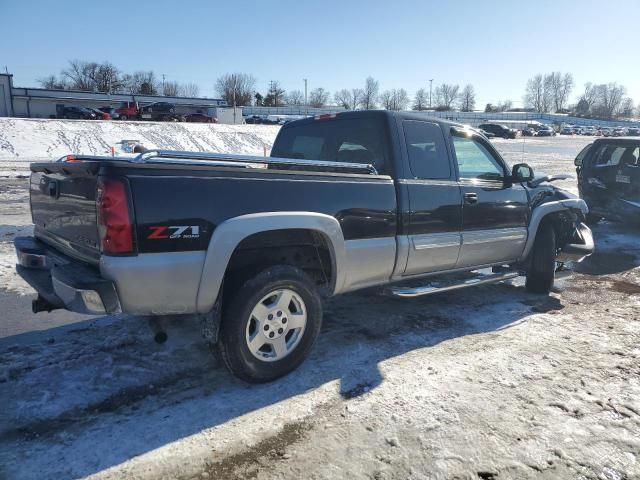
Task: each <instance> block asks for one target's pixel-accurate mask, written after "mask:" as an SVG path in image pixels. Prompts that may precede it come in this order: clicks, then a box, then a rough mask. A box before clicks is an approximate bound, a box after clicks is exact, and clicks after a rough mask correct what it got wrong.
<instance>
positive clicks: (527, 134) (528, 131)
mask: <svg viewBox="0 0 640 480" xmlns="http://www.w3.org/2000/svg"><path fill="white" fill-rule="evenodd" d="M522 136H523V137H535V136H536V131H535V129H534V128H533V127H527V128H525V129H523V130H522Z"/></svg>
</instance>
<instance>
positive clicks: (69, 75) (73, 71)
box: [62, 60, 98, 91]
mask: <svg viewBox="0 0 640 480" xmlns="http://www.w3.org/2000/svg"><path fill="white" fill-rule="evenodd" d="M97 68H98V64H97V63H95V62H85V61H83V60H70V61H69V66H68V67H67V68H66V69H64V70H62V77H63V78H65V79H66V80H67V81H68V82H69V88H71V89H73V90H86V91H93V90H95V82H94V78H95V71H96V70H97Z"/></svg>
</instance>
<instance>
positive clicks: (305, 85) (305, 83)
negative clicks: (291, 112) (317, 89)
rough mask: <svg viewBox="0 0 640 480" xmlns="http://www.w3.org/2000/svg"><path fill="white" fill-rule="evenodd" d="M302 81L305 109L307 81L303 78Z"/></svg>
mask: <svg viewBox="0 0 640 480" xmlns="http://www.w3.org/2000/svg"><path fill="white" fill-rule="evenodd" d="M303 80H304V106H305V107H306V106H307V105H308V104H307V79H306V78H303Z"/></svg>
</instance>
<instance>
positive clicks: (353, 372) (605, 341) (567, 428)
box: [0, 137, 640, 480]
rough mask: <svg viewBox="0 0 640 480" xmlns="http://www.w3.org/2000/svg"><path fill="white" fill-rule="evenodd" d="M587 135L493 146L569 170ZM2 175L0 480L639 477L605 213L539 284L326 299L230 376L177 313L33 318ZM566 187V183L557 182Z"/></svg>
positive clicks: (541, 165)
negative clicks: (305, 342)
mask: <svg viewBox="0 0 640 480" xmlns="http://www.w3.org/2000/svg"><path fill="white" fill-rule="evenodd" d="M589 141H590V139H588V138H566V137H556V138H551V139H544V140H543V139H540V140H535V139H526V140H523V139H518V140H515V141H502V140H498V141H496V142H495V144H496V146H497V147H498V149H499V150H500V151H501V152H502V153H503V154H504V155H505V157H506V158H507V160H508V161H509V162H510V163H517V162H521V161H524V162H527V163H529V164H531V165H532V166H533V168H534V169H535V170H540V171H546V172H548V173H575V172H574V169H573V165H572V160H573V157H574V156H575V154H576V153H577V152H578V151H579V150H580V149H581V148H582V147H583V146H584V145H586V144H587V143H588V142H589ZM26 186H27V184H26V180H25V179H19V178H17V179H0V312H2V314H1V316H0V318H2V322H0V337H1V338H0V401H1V404H2V409H0V478H7V479H40V478H56V479H64V478H76V477H87V476H89V477H95V478H105V479H121V478H184V479H190V478H215V479H226V478H257V479H263V478H264V479H272V478H283V479H299V478H318V479H320V478H322V479H325V478H326V479H335V478H347V477H349V478H358V479H360V478H363V479H364V478H375V479H387V478H388V479H407V478H415V479H421V478H425V479H426V478H435V479H453V478H461V479H462V478H469V479H472V478H474V479H477V478H480V479H503V478H514V479H522V478H542V479H556V478H576V479H611V480H614V479H632V478H640V456H639V455H640V269H638V268H637V267H638V265H640V242H638V235H639V234H640V232H639V231H637V230H635V231H634V230H629V229H627V228H626V227H625V226H624V225H619V224H612V223H607V222H604V223H602V224H600V225H598V226H597V227H596V228H595V229H594V233H595V237H596V246H597V252H596V254H594V255H593V256H592V257H590V258H589V259H587V260H586V261H585V262H583V263H582V264H580V266H579V273H578V274H577V275H576V276H574V277H573V278H572V279H569V280H565V281H563V282H562V283H561V284H560V285H559V286H558V288H557V291H556V292H554V293H553V294H551V295H550V296H548V297H543V296H536V295H531V294H528V293H526V292H525V290H524V288H522V281H521V280H517V281H514V282H509V283H505V284H500V285H489V286H483V287H478V288H475V289H467V290H462V291H459V292H451V293H446V294H441V295H438V296H432V297H425V298H418V299H412V300H398V299H390V298H386V297H382V296H379V295H377V294H376V292H372V291H366V292H360V293H355V294H349V295H345V296H342V297H338V298H334V299H331V300H330V301H329V302H328V303H327V305H326V311H325V322H324V325H323V332H322V335H321V338H320V341H319V343H318V345H317V346H316V348H315V349H314V352H313V354H312V355H311V357H310V358H309V359H308V360H307V362H306V363H305V364H304V365H303V366H302V367H301V368H300V369H299V370H297V371H296V372H294V373H293V374H291V375H289V376H288V377H286V378H284V379H282V380H280V381H278V382H275V383H272V384H269V385H261V386H249V385H246V384H244V383H242V382H239V381H237V380H235V379H234V378H233V377H231V376H230V375H229V374H228V373H227V372H226V371H225V370H224V368H223V367H222V366H221V365H219V364H218V363H217V362H216V360H215V358H214V357H213V356H212V355H211V354H210V352H209V351H208V347H207V346H206V345H205V343H204V342H203V341H202V340H201V338H200V328H199V325H198V324H197V323H196V322H194V321H188V320H184V319H180V318H175V319H173V320H172V321H171V322H170V328H169V336H170V338H169V341H168V342H167V343H166V344H164V345H156V344H154V343H153V340H152V337H151V334H150V332H149V329H148V327H147V324H146V322H145V320H144V319H142V318H137V317H130V316H125V315H122V316H117V317H100V318H96V317H85V316H81V315H75V314H70V313H68V312H60V311H57V312H53V313H51V314H39V315H37V316H35V315H32V314H31V310H30V301H31V298H33V297H32V295H31V294H30V293H29V290H28V287H26V286H25V285H24V283H23V282H22V281H21V280H20V279H19V278H17V277H16V276H15V274H14V273H13V262H14V259H13V257H12V246H11V242H12V239H13V238H14V237H15V235H17V234H23V233H24V232H29V231H30V226H29V224H30V216H29V212H28V192H27V188H26ZM562 186H563V187H564V188H567V189H569V190H571V191H574V192H575V191H576V188H575V183H574V182H573V181H565V182H563V183H562Z"/></svg>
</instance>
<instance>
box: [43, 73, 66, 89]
mask: <svg viewBox="0 0 640 480" xmlns="http://www.w3.org/2000/svg"><path fill="white" fill-rule="evenodd" d="M38 83H39V84H40V86H41V87H42V88H50V89H53V90H64V89H66V88H67V84H66V82H65V80H64V79H63V78H58V77H56V76H55V75H49V76H47V77H44V78H40V79H39V80H38Z"/></svg>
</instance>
